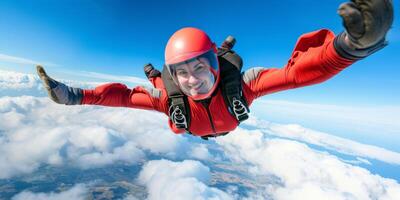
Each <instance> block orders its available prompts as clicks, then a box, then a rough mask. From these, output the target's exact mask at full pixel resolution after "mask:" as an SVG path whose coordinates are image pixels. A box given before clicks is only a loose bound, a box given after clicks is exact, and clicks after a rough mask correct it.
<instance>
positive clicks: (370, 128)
mask: <svg viewBox="0 0 400 200" xmlns="http://www.w3.org/2000/svg"><path fill="white" fill-rule="evenodd" d="M252 107H253V110H255V111H257V110H263V111H265V112H266V113H273V116H274V117H277V118H284V119H285V120H291V121H297V122H299V121H303V122H304V121H309V122H315V123H316V124H320V125H321V124H322V125H323V126H325V127H330V128H346V129H348V130H352V131H353V132H354V131H357V132H362V133H365V132H367V133H369V134H374V133H375V134H376V133H379V134H380V135H382V133H385V134H386V135H390V134H391V135H392V136H396V137H399V136H398V133H400V106H398V105H393V106H385V105H381V106H339V105H324V104H307V103H298V102H288V101H276V100H258V101H256V102H255V103H254V104H253V106H252ZM378 137H379V136H378Z"/></svg>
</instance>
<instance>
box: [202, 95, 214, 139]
mask: <svg viewBox="0 0 400 200" xmlns="http://www.w3.org/2000/svg"><path fill="white" fill-rule="evenodd" d="M210 102H211V99H207V100H205V101H202V102H201V104H203V106H204V107H206V110H207V115H208V119H209V120H210V124H211V128H212V130H213V132H214V134H216V133H217V131H215V127H214V123H213V120H212V117H211V112H210V109H209V105H210Z"/></svg>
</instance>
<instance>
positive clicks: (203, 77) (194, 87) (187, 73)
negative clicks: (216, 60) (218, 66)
mask: <svg viewBox="0 0 400 200" xmlns="http://www.w3.org/2000/svg"><path fill="white" fill-rule="evenodd" d="M211 68H212V67H211V64H210V62H209V61H208V59H206V58H203V57H199V58H195V59H192V60H190V61H188V62H184V63H182V64H179V65H177V66H176V67H175V73H176V74H175V75H176V79H177V81H178V84H179V86H180V88H181V90H182V91H183V92H184V93H185V94H186V95H188V96H197V95H201V94H207V93H208V92H210V90H211V89H212V88H213V86H214V83H215V77H214V74H213V73H212V70H211Z"/></svg>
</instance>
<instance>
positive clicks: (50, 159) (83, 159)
mask: <svg viewBox="0 0 400 200" xmlns="http://www.w3.org/2000/svg"><path fill="white" fill-rule="evenodd" d="M137 116H141V117H140V118H138V117H137ZM166 121H167V117H166V116H164V115H163V114H160V113H156V112H149V111H143V110H134V109H126V108H105V107H94V106H64V105H58V104H55V103H53V102H52V101H51V100H49V99H48V98H37V97H30V96H22V97H2V98H0V178H9V177H13V176H15V175H19V174H22V173H31V172H33V171H34V170H36V169H37V168H38V167H39V166H41V165H43V164H52V165H60V164H72V165H76V166H78V167H81V168H92V167H101V166H104V165H109V164H113V163H115V162H124V163H127V164H132V163H136V162H138V161H140V160H142V159H143V158H144V157H145V151H146V152H152V153H154V154H159V155H163V156H167V157H171V158H173V157H180V156H181V157H182V156H183V157H187V153H182V152H192V150H191V148H192V147H191V145H188V144H187V140H186V139H185V138H183V137H181V136H177V135H175V134H173V133H171V132H170V131H169V128H168V127H167V124H166ZM143 124H146V126H143ZM194 146H195V147H197V145H194ZM193 148H194V147H193ZM203 156H204V155H203Z"/></svg>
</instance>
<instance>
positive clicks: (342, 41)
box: [333, 32, 387, 60]
mask: <svg viewBox="0 0 400 200" xmlns="http://www.w3.org/2000/svg"><path fill="white" fill-rule="evenodd" d="M333 44H334V47H335V49H336V52H337V53H338V54H339V55H340V56H342V57H343V58H346V59H350V60H360V59H363V58H365V57H367V56H369V55H371V54H373V53H375V52H376V51H378V50H380V49H382V48H383V47H385V46H386V45H387V42H385V38H383V39H382V40H381V41H379V42H378V43H376V44H375V45H373V46H370V47H367V48H358V47H357V46H356V45H355V44H354V43H353V42H352V41H351V40H350V38H349V36H348V35H347V33H346V32H342V33H340V34H339V35H337V36H336V37H335V39H334V42H333Z"/></svg>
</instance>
